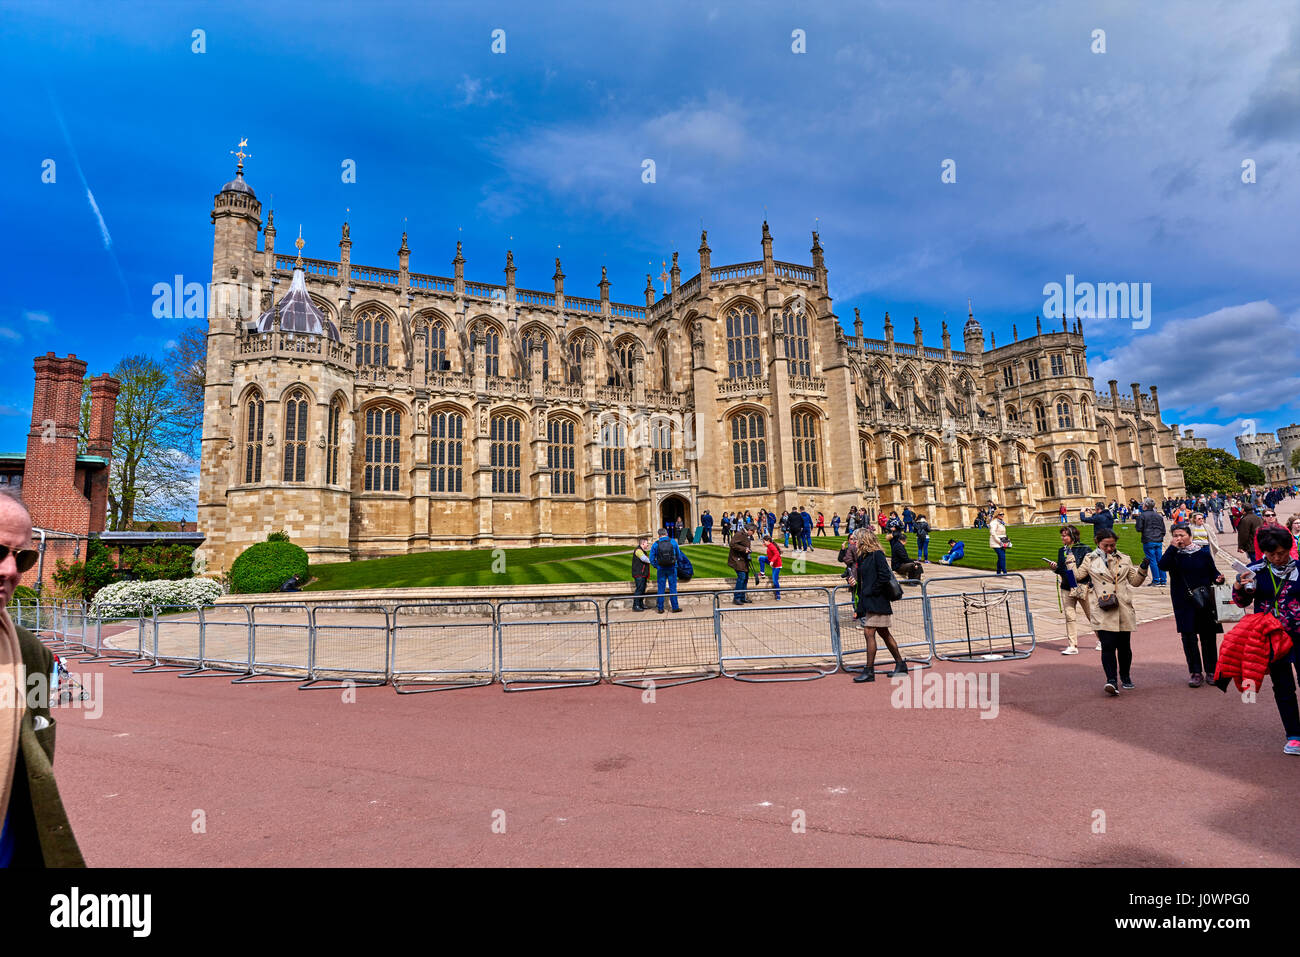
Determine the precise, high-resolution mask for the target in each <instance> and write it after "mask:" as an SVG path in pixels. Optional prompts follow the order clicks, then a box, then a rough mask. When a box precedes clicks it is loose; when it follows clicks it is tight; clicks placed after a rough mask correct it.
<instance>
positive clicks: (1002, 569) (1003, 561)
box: [993, 548, 1007, 575]
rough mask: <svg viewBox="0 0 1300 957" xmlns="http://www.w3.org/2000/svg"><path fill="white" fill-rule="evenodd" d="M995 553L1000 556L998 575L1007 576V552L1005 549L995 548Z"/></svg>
mask: <svg viewBox="0 0 1300 957" xmlns="http://www.w3.org/2000/svg"><path fill="white" fill-rule="evenodd" d="M993 551H994V552H995V553H997V556H998V574H999V575H1005V574H1006V573H1007V550H1006V549H1005V548H995V549H993Z"/></svg>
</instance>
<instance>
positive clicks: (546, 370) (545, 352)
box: [523, 329, 551, 382]
mask: <svg viewBox="0 0 1300 957" xmlns="http://www.w3.org/2000/svg"><path fill="white" fill-rule="evenodd" d="M534 345H540V346H541V348H542V381H543V382H546V381H547V380H548V379H550V377H551V340H550V338H549V337H548V336H547V335H546V333H544V332H542V330H540V329H529V330H528V331H527V332H526V333H524V341H523V347H524V378H525V379H531V378H532V377H533V346H534Z"/></svg>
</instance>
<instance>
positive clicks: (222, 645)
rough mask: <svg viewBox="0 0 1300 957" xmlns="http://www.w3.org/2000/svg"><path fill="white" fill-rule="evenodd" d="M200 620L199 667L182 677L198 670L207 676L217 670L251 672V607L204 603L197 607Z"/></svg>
mask: <svg viewBox="0 0 1300 957" xmlns="http://www.w3.org/2000/svg"><path fill="white" fill-rule="evenodd" d="M199 620H200V621H201V622H202V626H201V630H200V639H201V646H200V650H199V667H198V668H197V669H195V671H193V672H189V673H187V674H185V675H182V677H197V676H199V673H200V672H207V673H208V676H209V677H215V676H217V675H218V674H219V673H220V672H239V673H242V674H244V675H250V674H252V667H251V666H250V664H249V662H251V661H252V660H253V648H252V646H253V617H252V609H251V608H250V607H249V606H248V605H206V606H204V607H203V608H200V609H199ZM214 673H216V674H214Z"/></svg>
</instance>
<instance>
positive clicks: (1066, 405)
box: [1056, 399, 1074, 429]
mask: <svg viewBox="0 0 1300 957" xmlns="http://www.w3.org/2000/svg"><path fill="white" fill-rule="evenodd" d="M1056 427H1057V428H1058V429H1072V428H1074V413H1073V412H1071V411H1070V400H1069V399H1062V400H1061V401H1059V402H1057V403H1056Z"/></svg>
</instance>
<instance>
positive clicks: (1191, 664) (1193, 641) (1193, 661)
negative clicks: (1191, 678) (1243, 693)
mask: <svg viewBox="0 0 1300 957" xmlns="http://www.w3.org/2000/svg"><path fill="white" fill-rule="evenodd" d="M1218 634H1219V633H1218V632H1217V631H1215V630H1214V628H1213V627H1211V628H1209V629H1208V630H1205V631H1202V632H1200V634H1199V635H1198V634H1197V632H1195V631H1184V632H1181V633H1180V634H1179V637H1180V638H1182V639H1183V657H1184V658H1186V659H1187V673H1188V674H1189V675H1199V674H1203V675H1206V676H1208V677H1209V678H1210V680H1213V679H1214V668H1215V666H1216V665H1217V664H1218V663H1219V652H1218ZM1198 638H1199V645H1200V647H1197V644H1198V641H1197V639H1198ZM1202 665H1204V667H1201V666H1202Z"/></svg>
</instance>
